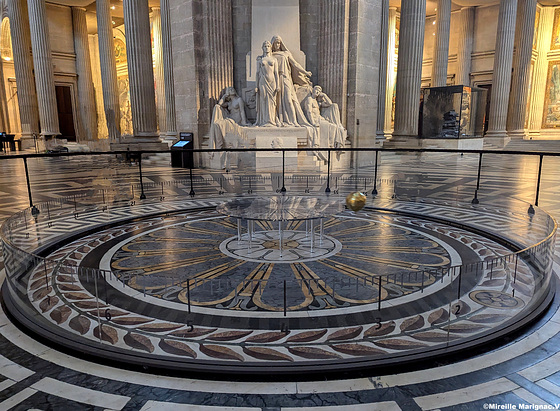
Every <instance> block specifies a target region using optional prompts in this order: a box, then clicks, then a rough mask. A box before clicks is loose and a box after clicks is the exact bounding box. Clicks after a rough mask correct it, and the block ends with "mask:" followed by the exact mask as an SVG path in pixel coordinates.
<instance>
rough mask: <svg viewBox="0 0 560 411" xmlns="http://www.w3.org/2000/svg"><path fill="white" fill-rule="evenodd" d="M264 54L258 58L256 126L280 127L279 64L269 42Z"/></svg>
mask: <svg viewBox="0 0 560 411" xmlns="http://www.w3.org/2000/svg"><path fill="white" fill-rule="evenodd" d="M262 50H263V54H262V56H259V57H257V87H256V89H255V92H256V93H257V101H256V109H257V121H256V122H255V126H260V127H278V126H280V125H281V124H280V122H279V120H278V110H277V101H276V98H277V95H278V92H279V83H278V62H277V60H276V58H274V57H272V44H270V42H269V41H268V40H267V41H265V42H264V43H263V45H262Z"/></svg>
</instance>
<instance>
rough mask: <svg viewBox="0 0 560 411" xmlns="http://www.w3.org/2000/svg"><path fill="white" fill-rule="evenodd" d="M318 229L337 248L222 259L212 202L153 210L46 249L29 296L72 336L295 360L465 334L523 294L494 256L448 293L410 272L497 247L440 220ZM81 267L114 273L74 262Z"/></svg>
mask: <svg viewBox="0 0 560 411" xmlns="http://www.w3.org/2000/svg"><path fill="white" fill-rule="evenodd" d="M428 225H429V226H430V227H431V228H430V229H431V230H432V231H430V230H427V229H426V228H427V226H428ZM292 228H293V227H292ZM260 229H262V230H265V229H266V227H265V226H263V227H260ZM325 229H326V230H328V233H329V235H330V236H333V238H337V239H340V242H341V244H342V249H341V250H340V252H339V253H337V254H336V255H333V256H330V257H327V258H324V259H321V260H317V261H310V262H297V263H282V264H275V263H268V262H253V261H245V260H242V259H238V258H231V257H228V256H226V255H224V254H222V253H221V251H220V249H219V244H220V240H222V241H224V240H227V239H228V238H231V237H232V234H235V233H234V231H235V230H236V227H235V224H233V223H232V222H231V221H230V220H228V218H225V217H222V216H218V215H216V214H215V213H214V212H213V211H211V210H207V211H199V212H190V213H184V214H177V215H175V216H171V217H155V218H153V217H152V218H148V219H146V220H143V221H136V222H132V223H128V224H123V225H121V226H118V227H114V228H110V229H107V230H104V231H100V232H98V233H95V234H92V235H89V236H86V237H83V238H81V239H79V240H76V241H74V242H72V243H69V244H67V245H65V246H62V247H61V248H60V249H58V250H57V251H56V252H54V253H53V254H52V255H51V256H50V257H51V258H52V259H56V261H58V264H57V265H56V266H49V267H48V268H47V275H45V268H44V267H42V266H40V267H37V268H36V269H35V270H34V271H33V273H32V274H31V281H30V282H29V285H28V290H27V295H29V298H30V303H31V306H32V307H33V308H34V309H35V310H36V312H37V313H38V314H39V315H40V316H42V318H44V320H45V321H46V322H48V323H50V324H52V325H54V326H56V327H58V328H59V329H60V330H64V332H66V333H69V335H71V336H72V337H70V338H71V339H72V338H78V339H80V338H84V339H88V340H93V341H99V342H101V343H102V344H104V345H106V346H108V347H114V348H115V349H118V350H121V351H120V352H121V353H122V352H125V351H131V350H132V352H133V353H136V352H139V351H140V352H144V353H147V354H149V355H152V354H153V355H157V356H167V357H172V358H176V359H179V358H182V359H189V360H193V361H197V362H198V361H202V362H204V361H208V360H211V361H216V360H218V361H222V362H224V364H231V363H255V362H256V363H258V364H265V363H267V362H269V361H273V362H279V363H290V364H293V363H298V362H301V361H303V362H304V363H306V362H309V361H314V362H323V361H327V362H329V361H345V360H350V361H351V360H352V359H353V358H364V359H367V360H370V359H373V360H375V359H376V358H380V357H387V356H391V357H395V356H396V357H398V356H400V355H401V354H406V353H408V352H411V351H412V352H417V351H419V350H420V351H421V350H431V349H433V348H434V347H436V348H437V347H441V346H447V345H449V344H453V343H455V342H458V341H462V340H463V339H469V338H474V337H475V336H478V335H480V334H484V333H488V332H491V330H492V328H493V327H499V326H500V324H503V323H506V322H507V321H509V320H510V319H511V318H513V317H515V316H516V315H517V314H519V313H521V312H522V310H523V308H524V307H525V306H526V304H527V302H529V301H530V300H531V298H532V296H533V294H534V292H535V291H534V290H535V281H534V279H533V274H532V272H531V269H530V268H529V267H528V266H527V265H526V264H525V263H524V262H523V261H522V260H519V261H517V262H515V261H506V260H505V259H504V260H503V264H502V265H493V266H490V267H489V266H488V265H484V264H481V267H483V269H482V271H481V272H480V273H479V276H472V275H471V276H470V277H467V279H468V278H471V280H474V281H475V282H472V281H471V282H469V281H465V280H464V281H463V287H465V293H466V294H463V295H462V296H461V297H460V298H458V299H457V297H458V295H457V282H458V281H457V272H456V271H455V270H447V272H446V275H445V276H442V277H439V278H438V277H437V276H435V275H434V276H431V277H430V276H429V275H426V273H429V272H430V271H420V269H424V268H430V269H432V270H436V269H442V268H443V269H445V268H447V267H449V265H450V264H451V265H455V264H457V263H458V261H457V260H459V262H463V263H464V262H465V261H464V260H462V259H464V258H468V259H471V260H472V261H473V262H476V261H478V262H482V261H483V260H484V259H486V258H488V257H490V256H493V255H503V254H506V253H507V249H505V248H504V247H503V246H500V245H499V244H496V243H494V242H492V241H491V240H488V239H485V238H484V237H481V236H479V235H475V234H472V233H468V232H466V231H463V230H460V229H456V228H453V227H448V226H445V225H444V224H440V223H434V222H430V221H423V220H421V219H418V218H411V217H405V216H399V215H391V214H387V213H375V212H369V213H361V214H360V216H356V215H354V214H353V213H350V212H348V213H345V214H343V215H341V216H337V217H336V218H333V219H330V220H328V221H327V222H326V224H325ZM430 232H432V233H433V232H437V233H439V234H440V235H439V237H437V238H436V237H434V236H432V235H430V234H429V233H430ZM216 238H217V240H218V241H216ZM444 239H445V241H444ZM446 241H448V242H449V243H453V241H455V242H454V243H453V244H452V245H453V247H451V246H450V244H448V243H446ZM352 261H354V263H352ZM93 262H97V264H98V265H99V267H101V268H103V267H104V265H107V266H110V267H111V268H112V271H111V272H109V271H106V272H105V274H104V275H103V276H92V274H91V272H90V271H88V270H78V268H79V267H84V266H89V267H91V266H92V263H93ZM514 267H515V271H516V279H517V284H512V278H513V277H514V276H513V274H512V272H513V268H514ZM444 271H445V270H442V271H441V272H444ZM457 271H458V270H457ZM434 272H435V271H434ZM375 274H377V275H375ZM381 276H383V277H381ZM380 278H384V280H383V281H379V280H380ZM284 285H285V286H286V288H285V289H284ZM513 288H515V290H516V293H515V298H514V299H513V300H515V301H518V302H519V303H518V304H517V305H516V306H512V305H511V304H509V307H508V309H507V310H504V308H505V306H504V304H498V305H499V306H498V305H497V304H496V303H495V302H496V301H498V302H499V301H503V302H505V303H508V302H510V301H512V299H511V298H509V297H508V296H510V295H512V294H513V292H512V289H513ZM284 290H285V291H284ZM379 290H381V300H382V301H381V302H382V303H383V308H384V309H383V310H378V308H379V307H381V306H378V305H377V304H378V303H379V295H380V293H379ZM469 290H473V291H474V292H470V293H469ZM478 291H480V292H479V293H477V292H478ZM284 301H286V314H287V316H283V315H282V311H283V310H284ZM419 302H421V303H419ZM388 308H389V309H388ZM191 309H192V312H191ZM298 315H299V316H298ZM122 350H125V351H122Z"/></svg>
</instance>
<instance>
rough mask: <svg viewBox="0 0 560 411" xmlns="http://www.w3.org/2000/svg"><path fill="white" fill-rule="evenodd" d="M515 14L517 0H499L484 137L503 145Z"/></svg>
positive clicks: (505, 135)
mask: <svg viewBox="0 0 560 411" xmlns="http://www.w3.org/2000/svg"><path fill="white" fill-rule="evenodd" d="M516 14H517V0H501V2H500V13H499V15H498V33H497V36H496V53H495V55H494V72H493V75H492V96H491V100H490V116H489V119H488V133H486V138H487V139H489V140H491V142H492V144H494V145H497V146H499V147H503V146H505V145H506V144H507V143H508V141H509V138H508V137H507V133H506V122H507V108H508V100H509V91H510V86H511V67H512V61H513V44H514V38H515V18H516Z"/></svg>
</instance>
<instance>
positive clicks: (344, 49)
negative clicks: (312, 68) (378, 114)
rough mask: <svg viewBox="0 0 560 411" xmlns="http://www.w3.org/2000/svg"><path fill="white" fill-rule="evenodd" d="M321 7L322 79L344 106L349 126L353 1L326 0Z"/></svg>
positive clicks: (343, 120) (320, 57)
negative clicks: (349, 51)
mask: <svg viewBox="0 0 560 411" xmlns="http://www.w3.org/2000/svg"><path fill="white" fill-rule="evenodd" d="M320 6H321V9H320V10H321V14H320V29H319V32H320V33H321V34H320V36H319V56H318V60H319V62H318V67H319V70H318V71H319V73H318V74H319V75H318V80H319V84H320V85H321V86H322V87H323V90H324V91H325V93H327V94H328V95H329V97H330V98H331V99H332V101H333V102H335V103H337V104H338V106H339V107H340V115H341V117H342V119H341V120H342V124H344V125H345V126H346V113H347V94H348V41H349V39H348V35H349V27H348V25H349V20H350V17H349V16H350V2H349V0H330V1H322V2H321V3H320Z"/></svg>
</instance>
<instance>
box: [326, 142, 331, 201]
mask: <svg viewBox="0 0 560 411" xmlns="http://www.w3.org/2000/svg"><path fill="white" fill-rule="evenodd" d="M330 192H331V150H330V149H329V150H328V157H327V188H325V193H330Z"/></svg>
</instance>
